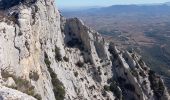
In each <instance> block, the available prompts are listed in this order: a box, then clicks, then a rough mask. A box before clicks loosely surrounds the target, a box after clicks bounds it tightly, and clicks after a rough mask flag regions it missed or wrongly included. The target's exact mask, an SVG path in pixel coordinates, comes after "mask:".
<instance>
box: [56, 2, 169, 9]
mask: <svg viewBox="0 0 170 100" xmlns="http://www.w3.org/2000/svg"><path fill="white" fill-rule="evenodd" d="M168 1H170V0H56V5H57V6H58V7H59V8H70V7H87V6H110V5H116V4H148V3H149V4H150V3H164V2H168Z"/></svg>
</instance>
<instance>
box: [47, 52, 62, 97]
mask: <svg viewBox="0 0 170 100" xmlns="http://www.w3.org/2000/svg"><path fill="white" fill-rule="evenodd" d="M44 62H45V63H46V66H47V68H48V71H49V73H50V76H51V82H52V85H53V92H54V95H55V98H56V100H64V98H65V88H64V86H63V84H62V83H61V82H60V80H59V79H58V78H57V75H56V73H55V72H54V71H53V69H52V68H51V67H50V65H51V62H50V61H49V59H48V55H47V53H44Z"/></svg>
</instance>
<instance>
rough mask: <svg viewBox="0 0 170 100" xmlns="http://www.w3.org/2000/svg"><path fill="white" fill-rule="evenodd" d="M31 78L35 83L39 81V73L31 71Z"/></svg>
mask: <svg viewBox="0 0 170 100" xmlns="http://www.w3.org/2000/svg"><path fill="white" fill-rule="evenodd" d="M29 78H30V79H32V80H34V81H37V80H38V79H39V75H38V73H37V72H35V71H33V72H32V71H31V72H30V73H29Z"/></svg>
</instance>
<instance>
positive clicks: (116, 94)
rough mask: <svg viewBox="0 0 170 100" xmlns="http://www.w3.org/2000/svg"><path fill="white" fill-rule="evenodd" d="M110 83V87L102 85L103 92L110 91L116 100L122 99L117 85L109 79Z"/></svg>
mask: <svg viewBox="0 0 170 100" xmlns="http://www.w3.org/2000/svg"><path fill="white" fill-rule="evenodd" d="M110 81H111V83H110V86H107V85H104V90H105V91H112V92H113V93H114V95H115V96H116V98H118V99H119V100H120V99H121V98H122V92H121V90H120V89H119V87H118V84H117V83H116V82H115V81H113V80H112V79H110Z"/></svg>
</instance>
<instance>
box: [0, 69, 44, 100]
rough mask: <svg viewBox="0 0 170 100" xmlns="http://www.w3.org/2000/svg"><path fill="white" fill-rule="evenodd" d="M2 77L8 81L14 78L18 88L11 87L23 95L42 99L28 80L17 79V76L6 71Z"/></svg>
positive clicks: (3, 71) (2, 72)
mask: <svg viewBox="0 0 170 100" xmlns="http://www.w3.org/2000/svg"><path fill="white" fill-rule="evenodd" d="M1 75H2V77H3V78H5V79H7V78H8V77H12V78H13V79H14V81H15V84H16V86H11V87H10V88H13V89H16V90H18V91H21V92H23V93H26V94H28V95H31V96H33V97H35V98H36V99H38V100H41V99H42V98H41V96H40V95H39V94H37V93H35V91H34V89H35V87H34V86H32V84H31V83H30V82H29V81H28V80H26V79H23V78H21V77H16V76H15V75H13V74H10V73H9V72H8V71H5V70H1Z"/></svg>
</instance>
